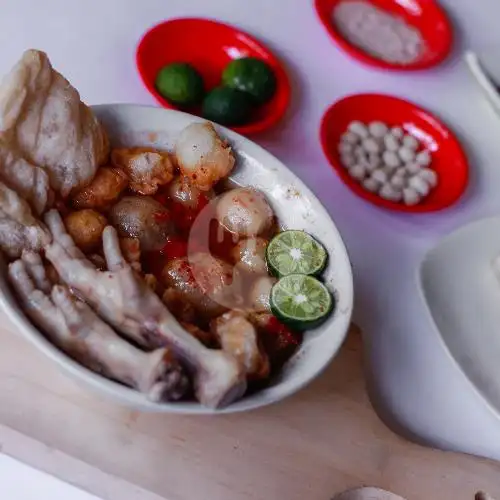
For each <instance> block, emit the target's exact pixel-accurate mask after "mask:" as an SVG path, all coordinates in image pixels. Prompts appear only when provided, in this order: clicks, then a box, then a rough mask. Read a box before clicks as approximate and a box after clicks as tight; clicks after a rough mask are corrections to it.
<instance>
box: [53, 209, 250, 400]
mask: <svg viewBox="0 0 500 500" xmlns="http://www.w3.org/2000/svg"><path fill="white" fill-rule="evenodd" d="M45 221H46V224H47V226H48V227H49V229H50V231H51V233H52V237H53V241H52V243H51V244H50V245H48V246H47V247H46V249H45V255H46V257H47V259H48V260H49V261H50V262H51V263H52V264H53V266H54V267H55V269H56V270H57V272H58V273H59V275H60V277H61V279H62V280H63V281H64V282H65V283H66V284H67V285H68V286H70V287H71V288H73V289H74V290H75V291H76V292H77V293H78V294H80V295H81V296H82V297H83V298H84V299H85V300H86V301H87V302H88V303H89V304H90V305H91V306H92V307H93V308H94V309H95V310H96V311H97V312H98V313H99V315H100V316H101V317H103V318H105V319H106V321H108V322H109V323H110V324H111V325H113V326H114V327H115V328H116V329H117V330H119V331H120V332H122V333H123V334H124V335H126V336H128V337H129V338H130V339H132V340H133V341H134V342H136V343H138V344H140V345H142V346H144V347H147V348H150V349H151V348H155V347H159V346H168V347H170V348H171V349H172V350H173V351H174V352H175V354H176V355H177V356H178V357H179V358H180V359H181V360H182V361H183V362H184V363H185V364H186V366H187V367H188V368H189V369H190V370H191V372H192V376H193V379H194V387H195V393H196V396H197V398H198V400H199V401H200V402H201V403H202V404H204V405H205V406H209V407H212V408H217V407H221V406H225V405H227V404H229V403H231V402H232V401H234V400H235V399H238V398H239V397H241V396H242V395H243V394H244V392H245V390H246V379H245V372H244V369H243V367H241V365H240V364H239V363H238V361H237V360H236V359H235V358H234V357H233V356H231V355H229V354H227V353H224V352H222V351H220V350H213V349H207V348H206V347H205V346H204V345H203V344H201V342H199V341H198V340H197V339H195V338H194V337H193V336H192V335H190V334H189V333H187V332H186V331H185V330H184V329H183V328H182V327H181V326H180V324H179V323H178V322H177V320H176V319H175V318H174V316H173V315H172V314H171V313H170V311H169V310H168V309H167V308H166V307H165V305H164V304H163V303H162V302H161V300H160V298H159V297H158V296H157V295H156V294H155V293H154V292H153V291H151V290H150V289H149V288H148V287H147V285H146V284H145V282H144V281H143V280H142V279H141V278H140V277H139V276H138V275H137V274H136V273H135V272H134V271H133V270H132V268H131V267H130V265H129V264H128V263H127V262H126V260H125V259H124V258H123V256H122V253H121V250H120V245H119V241H118V236H117V233H116V230H115V229H114V228H112V227H110V226H108V227H107V228H106V229H105V230H104V233H103V248H104V254H105V258H106V262H107V266H108V271H106V272H102V271H98V270H97V269H96V268H95V267H94V266H93V265H92V264H91V263H90V262H89V261H88V260H87V259H86V257H85V256H84V255H83V253H82V252H81V251H80V250H79V249H78V248H77V247H76V246H75V244H74V242H73V240H72V239H71V237H70V236H69V235H68V234H67V232H66V229H65V227H64V224H63V222H62V219H61V217H60V215H59V213H58V212H57V211H55V210H51V211H50V212H48V213H47V215H46V218H45Z"/></svg>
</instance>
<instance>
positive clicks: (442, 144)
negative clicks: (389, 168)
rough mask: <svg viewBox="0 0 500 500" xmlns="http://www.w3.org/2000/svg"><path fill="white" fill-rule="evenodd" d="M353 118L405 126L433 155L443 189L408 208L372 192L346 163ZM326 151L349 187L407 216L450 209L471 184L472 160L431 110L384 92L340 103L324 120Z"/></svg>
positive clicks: (322, 130)
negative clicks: (344, 141) (345, 141)
mask: <svg viewBox="0 0 500 500" xmlns="http://www.w3.org/2000/svg"><path fill="white" fill-rule="evenodd" d="M352 120H360V121H362V122H365V123H368V122H371V121H375V120H381V121H383V122H385V123H387V124H388V125H390V126H396V125H397V126H402V127H403V128H404V129H405V131H406V132H408V133H411V134H412V135H414V136H415V137H417V139H419V141H420V142H421V143H423V144H424V145H425V146H426V147H427V148H428V149H429V150H430V151H431V154H432V163H431V168H432V169H434V170H435V171H436V173H437V174H438V177H439V181H438V185H437V186H436V188H434V189H433V190H432V191H431V193H430V194H429V196H427V197H426V198H424V199H423V201H422V202H421V203H419V204H418V205H414V206H406V205H404V204H403V203H396V202H393V201H388V200H384V199H382V198H380V197H379V196H378V195H377V194H375V193H370V192H368V191H366V190H365V189H364V188H363V187H362V186H361V184H359V183H358V182H357V181H356V180H355V179H353V178H352V177H351V176H350V175H349V173H348V171H347V169H346V168H345V167H344V166H343V165H342V164H341V163H340V155H339V153H338V149H337V146H338V143H339V140H340V136H341V135H342V134H343V133H344V132H345V131H346V129H347V126H348V125H349V123H350V122H351V121H352ZM321 145H322V147H323V151H324V153H325V155H326V157H327V159H328V161H329V162H330V164H331V165H332V167H333V168H334V169H335V170H336V171H337V174H338V175H339V176H340V178H341V179H342V180H343V181H344V183H345V184H346V185H347V186H348V187H349V189H351V191H353V192H354V193H356V194H357V195H358V196H360V197H361V198H363V199H364V200H366V201H369V202H370V203H373V204H374V205H377V206H379V207H383V208H386V209H390V210H397V211H401V212H413V213H423V212H434V211H438V210H442V209H444V208H447V207H449V206H450V205H452V204H453V203H455V202H456V201H457V200H458V199H459V198H460V196H461V195H462V194H463V193H464V191H465V189H466V187H467V184H468V181H469V166H468V161H467V157H466V155H465V153H464V151H463V149H462V147H461V145H460V143H459V141H458V140H457V138H456V137H455V136H454V135H453V133H452V132H451V131H450V130H449V129H448V128H447V127H446V126H445V125H443V124H442V123H441V122H440V121H439V120H438V119H437V118H436V117H434V116H433V115H432V114H431V113H429V112H428V111H426V110H424V109H422V108H420V107H418V106H416V105H415V104H413V103H411V102H408V101H405V100H402V99H398V98H396V97H391V96H388V95H383V94H357V95H351V96H348V97H345V98H343V99H341V100H339V101H337V102H336V103H334V104H333V105H332V106H331V107H330V108H329V109H328V110H327V111H326V113H325V114H324V116H323V119H322V122H321Z"/></svg>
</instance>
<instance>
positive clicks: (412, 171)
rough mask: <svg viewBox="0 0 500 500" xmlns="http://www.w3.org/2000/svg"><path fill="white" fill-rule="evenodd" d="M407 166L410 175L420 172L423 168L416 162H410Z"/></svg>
mask: <svg viewBox="0 0 500 500" xmlns="http://www.w3.org/2000/svg"><path fill="white" fill-rule="evenodd" d="M405 168H406V172H407V173H408V174H410V175H415V174H418V172H419V171H420V169H421V167H420V165H419V164H418V163H416V162H411V163H408V164H407V165H406V167H405Z"/></svg>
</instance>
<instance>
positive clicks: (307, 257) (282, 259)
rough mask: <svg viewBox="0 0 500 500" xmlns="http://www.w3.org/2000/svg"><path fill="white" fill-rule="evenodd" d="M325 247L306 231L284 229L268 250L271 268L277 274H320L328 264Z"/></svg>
mask: <svg viewBox="0 0 500 500" xmlns="http://www.w3.org/2000/svg"><path fill="white" fill-rule="evenodd" d="M327 259H328V254H327V252H326V249H325V247H324V246H323V245H322V244H321V243H320V242H319V241H317V240H315V239H314V238H313V237H312V236H311V235H310V234H308V233H306V232H305V231H295V230H290V231H283V232H282V233H279V234H277V235H276V236H275V237H274V238H273V239H272V240H271V242H270V243H269V245H268V246H267V250H266V260H267V264H268V266H269V269H270V270H271V272H272V273H273V274H275V275H276V276H287V275H288V274H311V275H314V274H319V273H321V271H323V269H324V268H325V266H326V261H327Z"/></svg>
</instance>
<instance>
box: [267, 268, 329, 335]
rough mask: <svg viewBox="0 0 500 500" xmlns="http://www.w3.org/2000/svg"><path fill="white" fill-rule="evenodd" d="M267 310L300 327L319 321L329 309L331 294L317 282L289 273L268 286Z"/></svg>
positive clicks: (310, 325) (302, 275)
mask: <svg viewBox="0 0 500 500" xmlns="http://www.w3.org/2000/svg"><path fill="white" fill-rule="evenodd" d="M271 310H272V312H273V314H274V315H275V316H276V317H277V318H278V319H280V320H281V321H283V322H285V323H288V324H290V325H291V326H294V327H295V328H297V329H300V330H304V329H307V328H313V327H315V326H318V325H319V324H321V323H322V322H323V321H324V320H325V319H326V318H327V317H328V316H329V315H330V313H331V312H332V310H333V297H332V295H331V293H330V292H329V291H328V288H326V286H325V285H323V283H321V281H319V280H318V279H316V278H314V277H313V276H308V275H305V274H289V275H288V276H285V277H283V278H281V279H280V280H279V281H278V282H277V283H276V284H275V285H274V286H273V288H272V289H271Z"/></svg>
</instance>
